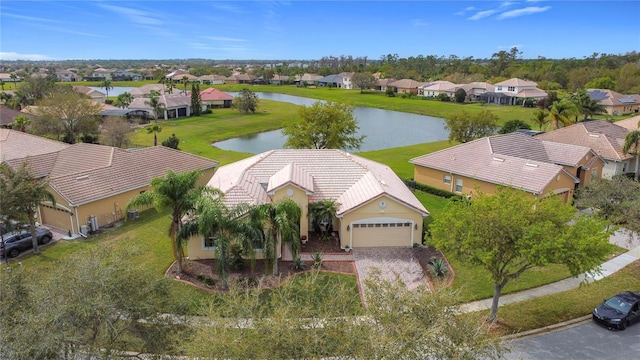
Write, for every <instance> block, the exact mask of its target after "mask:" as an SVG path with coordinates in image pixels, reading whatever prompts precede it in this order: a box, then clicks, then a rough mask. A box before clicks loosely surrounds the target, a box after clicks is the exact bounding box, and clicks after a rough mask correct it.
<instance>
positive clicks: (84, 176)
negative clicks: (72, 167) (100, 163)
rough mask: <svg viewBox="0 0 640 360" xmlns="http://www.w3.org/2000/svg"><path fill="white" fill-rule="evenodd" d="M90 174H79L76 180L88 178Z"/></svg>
mask: <svg viewBox="0 0 640 360" xmlns="http://www.w3.org/2000/svg"><path fill="white" fill-rule="evenodd" d="M88 178H89V175H82V176H77V177H76V180H84V179H88Z"/></svg>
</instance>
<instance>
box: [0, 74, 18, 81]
mask: <svg viewBox="0 0 640 360" xmlns="http://www.w3.org/2000/svg"><path fill="white" fill-rule="evenodd" d="M11 75H15V78H12V77H11ZM0 80H1V81H4V82H6V83H7V82H20V81H22V78H21V77H20V76H18V75H17V74H10V73H0Z"/></svg>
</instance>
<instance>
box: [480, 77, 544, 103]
mask: <svg viewBox="0 0 640 360" xmlns="http://www.w3.org/2000/svg"><path fill="white" fill-rule="evenodd" d="M494 87H495V91H494V92H485V93H484V94H482V95H480V96H479V98H480V100H482V101H485V102H486V103H487V104H497V105H517V104H518V103H519V102H520V101H524V100H526V99H531V100H536V101H537V100H540V99H543V98H546V97H547V93H546V92H545V91H543V90H540V89H538V84H537V83H535V82H533V81H528V80H522V79H518V78H512V79H509V80H505V81H502V82H499V83H497V84H495V85H494Z"/></svg>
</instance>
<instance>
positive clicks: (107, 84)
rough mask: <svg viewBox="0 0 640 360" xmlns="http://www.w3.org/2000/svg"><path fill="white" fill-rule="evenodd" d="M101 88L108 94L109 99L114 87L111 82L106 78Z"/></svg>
mask: <svg viewBox="0 0 640 360" xmlns="http://www.w3.org/2000/svg"><path fill="white" fill-rule="evenodd" d="M100 87H101V88H103V89H104V90H105V91H106V92H107V97H109V90H111V89H113V86H111V80H109V79H107V78H105V79H104V80H103V81H102V84H101V85H100Z"/></svg>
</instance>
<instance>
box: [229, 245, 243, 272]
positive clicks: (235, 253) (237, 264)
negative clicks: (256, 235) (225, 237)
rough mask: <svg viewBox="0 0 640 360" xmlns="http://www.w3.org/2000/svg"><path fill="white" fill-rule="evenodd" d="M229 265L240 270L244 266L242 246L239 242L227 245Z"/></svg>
mask: <svg viewBox="0 0 640 360" xmlns="http://www.w3.org/2000/svg"><path fill="white" fill-rule="evenodd" d="M229 267H231V268H232V269H233V270H242V269H243V268H244V260H243V259H242V246H241V245H240V244H231V246H230V247H229Z"/></svg>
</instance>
